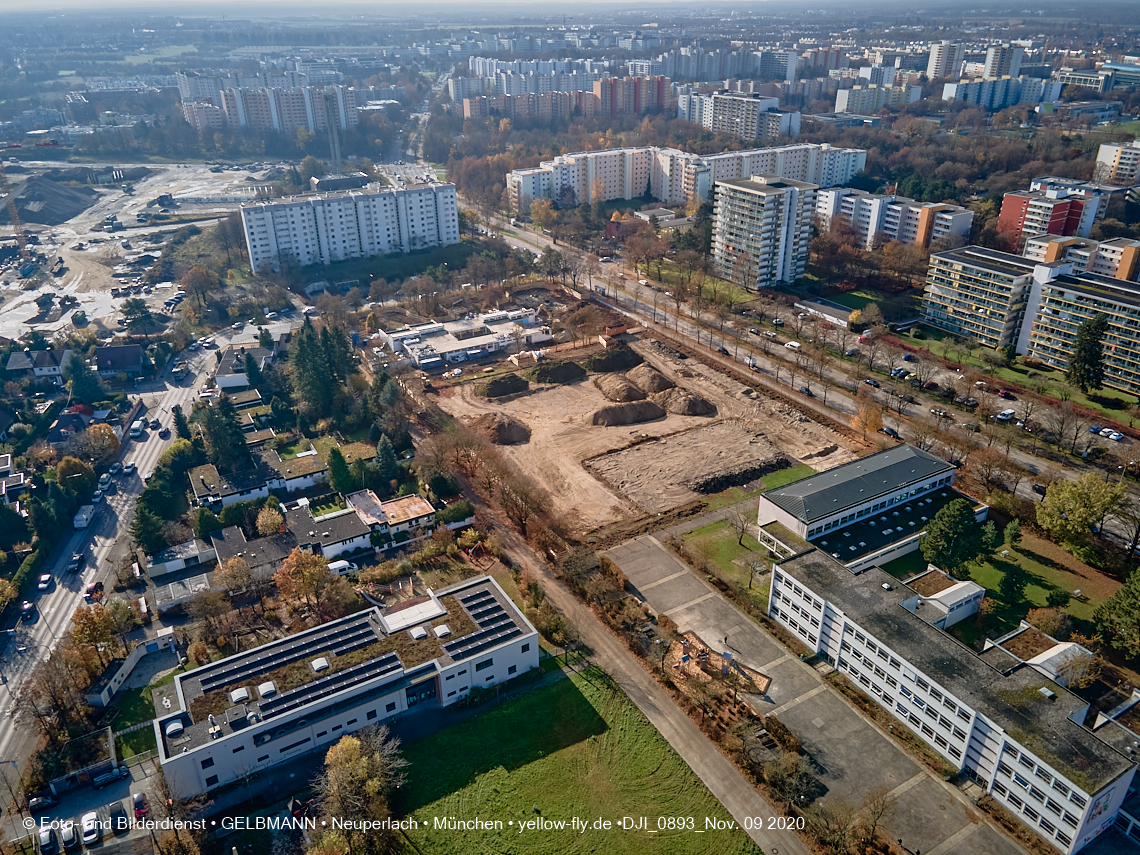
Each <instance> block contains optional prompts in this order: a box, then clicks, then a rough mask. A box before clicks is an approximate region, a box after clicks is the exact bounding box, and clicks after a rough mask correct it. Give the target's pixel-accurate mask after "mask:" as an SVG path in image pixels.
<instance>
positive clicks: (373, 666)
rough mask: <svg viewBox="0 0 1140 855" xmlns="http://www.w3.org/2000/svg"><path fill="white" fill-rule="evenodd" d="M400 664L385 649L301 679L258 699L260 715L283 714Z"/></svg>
mask: <svg viewBox="0 0 1140 855" xmlns="http://www.w3.org/2000/svg"><path fill="white" fill-rule="evenodd" d="M403 667H404V666H403V665H401V664H400V657H399V656H397V655H396V654H395V653H385V654H384V655H383V656H380V657H377V658H376V659H370V660H369V661H368V662H362V663H361V664H359V665H353V666H352V667H351V668H345V669H344V670H343V671H337V672H336V673H335V674H329V675H328V676H327V677H321V678H320V679H319V680H313V681H312V682H310V683H305V684H304V685H303V686H298V687H297V688H296V689H291V690H290V691H288V692H284V693H282V694H280V695H278V696H277V697H275V698H271V699H269V700H267V701H262V702H261V705H260V706H261V715H262V717H263V718H270V717H272V716H278V715H283V714H284V713H287V712H291V711H292V710H295V709H297V707H301V706H304V705H305V704H307V703H309V702H310V701H312V700H313V699H314V698H318V697H323V696H325V695H331V694H333V693H335V692H339V691H340V690H341V689H346V688H348V687H349V686H351V685H354V684H359V683H363V682H365V681H366V680H372V679H374V678H376V677H380V676H383V675H384V674H389V673H392V672H394V671H402V670H403Z"/></svg>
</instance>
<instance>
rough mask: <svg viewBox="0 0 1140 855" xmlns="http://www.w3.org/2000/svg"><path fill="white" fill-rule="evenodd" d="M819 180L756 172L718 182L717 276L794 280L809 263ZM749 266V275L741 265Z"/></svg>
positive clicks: (749, 282)
mask: <svg viewBox="0 0 1140 855" xmlns="http://www.w3.org/2000/svg"><path fill="white" fill-rule="evenodd" d="M818 189H819V188H818V187H817V186H816V185H815V184H808V183H806V182H803V181H795V180H792V179H789V178H780V177H778V176H775V175H753V176H751V177H750V178H738V179H731V180H728V181H718V182H716V203H715V207H714V211H713V263H714V266H715V269H716V273H717V275H718V276H720V277H722V278H724V279H727V280H729V281H730V282H737V283H738V284H741V285H745V286H747V287H750V288H764V287H770V286H772V285H775V284H776V283H777V282H794V281H795V280H796V279H799V278H800V277H801V276H803V275H804V270H805V269H806V268H807V259H808V245H809V244H810V242H811V220H812V216H813V214H814V213H815V194H816V190H818ZM741 264H744V265H747V267H748V268H749V272H748V273H747V275H745V274H744V273H743V272H742V271H741V270H740V267H739V265H741Z"/></svg>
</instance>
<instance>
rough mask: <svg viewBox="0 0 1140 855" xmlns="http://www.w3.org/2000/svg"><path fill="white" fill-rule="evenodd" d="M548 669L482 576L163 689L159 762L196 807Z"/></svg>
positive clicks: (208, 668)
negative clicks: (368, 733)
mask: <svg viewBox="0 0 1140 855" xmlns="http://www.w3.org/2000/svg"><path fill="white" fill-rule="evenodd" d="M362 656H363V657H366V658H363V659H362ZM536 667H538V634H537V633H536V632H535V630H534V627H533V626H532V625H531V624H530V622H529V621H528V620H527V619H526V617H525V616H524V615H523V614H522V612H520V611H519V610H518V609H517V608H516V607H515V605H514V603H513V602H511V599H510V598H509V597H508V596H507V595H506V594H504V593H503V590H502V589H501V588H500V587H499V585H498V584H497V583H496V582H495V580H494V579H492V578H490V577H487V576H480V577H475V578H472V579H468V580H466V581H463V582H460V583H458V584H456V585H452V586H451V587H448V588H444V589H443V590H440V591H434V592H433V591H430V590H429V591H428V592H427V594H426V595H422V596H418V597H413V598H411V599H408V600H405V601H403V602H401V603H398V604H397V605H395V606H392V607H390V608H379V607H374V608H371V609H369V610H367V611H364V612H358V613H357V614H354V615H350V616H348V617H345V618H341V619H339V620H334V621H331V622H329V623H326V624H323V625H321V626H319V627H315V628H313V629H308V630H304V631H302V632H299V633H296V634H295V635H291V636H288V637H287V638H283V639H281V640H279V641H275V642H272V643H270V644H266V645H263V646H261V647H257V648H254V649H252V650H249V651H246V652H245V653H239V654H236V655H234V656H230V657H228V658H226V659H221V660H218V661H217V662H211V663H210V664H208V665H203V666H201V667H199V668H195V669H194V670H192V671H187V672H186V673H184V674H178V675H177V676H176V677H175V680H174V683H173V684H172V685H171V686H169V687H167V688H165V689H162V690H160V691H161V692H162V698H163V701H165V703H164V704H163V707H165V709H167V710H169V712H164V714H163V715H161V716H159V717H158V718H157V719H156V720H155V722H154V734H155V738H156V741H157V743H158V750H157V753H158V760H159V762H160V763H161V764H162V770H163V773H164V774H165V776H166V782H167V784H168V785H169V786H170V791H171V793H172V795H173V796H174V797H175V798H182V799H185V798H193V797H194V796H197V795H200V794H202V793H205V792H208V791H210V790H213V789H216V788H218V787H224V786H226V785H227V784H232V783H234V782H235V781H240V780H242V779H244V778H246V777H247V776H249V775H252V774H255V773H264V772H266V771H268V770H271V769H273V768H274V767H275V766H277V765H279V764H281V763H286V762H289V761H291V760H294V759H296V758H297V757H301V756H303V755H305V754H308V753H310V752H314V751H325V750H327V749H328V748H329V747H330V746H331V745H333V744H334V743H335V742H336V741H337V740H339V739H340V738H341V737H342V736H344V735H345V734H349V733H353V732H355V731H358V730H361V729H363V728H366V727H369V726H372V725H376V724H382V723H384V722H386V721H389V720H391V719H393V718H397V717H399V716H404V715H409V714H410V715H415V714H417V713H419V712H420V711H422V710H429V711H430V710H436V711H438V710H439V709H441V708H444V707H448V706H451V705H452V704H455V703H457V702H459V701H462V700H463V699H464V698H466V697H468V696H470V695H471V693H472V691H473V690H475V689H476V688H484V689H485V688H489V687H491V686H495V685H498V684H500V683H505V682H507V681H508V680H511V679H513V678H514V677H516V676H519V675H522V674H525V673H526V672H527V671H529V670H530V669H532V668H536Z"/></svg>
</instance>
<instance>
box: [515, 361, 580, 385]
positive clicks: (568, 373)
mask: <svg viewBox="0 0 1140 855" xmlns="http://www.w3.org/2000/svg"><path fill="white" fill-rule="evenodd" d="M527 376H528V377H529V378H530V379H531V380H533V381H534V382H535V383H573V382H574V381H575V380H581V379H582V378H583V377H585V376H586V370H585V369H584V368H583V367H582V366H581V365H579V364H578V363H577V362H571V361H569V360H564V361H558V362H540V363H538V365H536V366H535V367H534V368H532V369H531V370H530V371H528V372H527Z"/></svg>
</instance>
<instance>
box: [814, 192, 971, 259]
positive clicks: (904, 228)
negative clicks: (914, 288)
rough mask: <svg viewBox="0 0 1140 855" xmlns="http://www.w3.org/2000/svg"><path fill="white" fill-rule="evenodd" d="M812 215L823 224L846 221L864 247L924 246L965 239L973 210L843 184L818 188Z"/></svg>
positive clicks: (823, 225) (968, 231)
mask: <svg viewBox="0 0 1140 855" xmlns="http://www.w3.org/2000/svg"><path fill="white" fill-rule="evenodd" d="M816 216H818V217H819V220H820V225H821V226H822V227H824V228H829V227H830V226H831V225H832V224H833V223H834V222H836V221H837V220H842V221H844V222H846V223H848V224H850V226H851V227H852V228H853V229H854V230H855V234H856V235H857V236H858V238H859V241H860V242H861V243H862V244H863V246H864V247H866V248H867V249H874V248H875V247H876V246H879V245H881V244H883V243H886V242H888V241H892V240H894V241H899V242H900V243H910V244H915V245H916V246H921V247H924V248H925V247H929V246H930V244H931V243H932V242H934V241H937V240H939V239H941V238H948V237H951V236H953V237H956V238H960V239H962V240H963V241H965V240H966V239H967V238H968V237H969V236H970V227H971V226H972V225H973V222H974V212H973V211H971V210H970V209H969V208H963V207H961V206H959V205H949V204H945V203H935V202H916V201H915V200H914V199H907V198H905V197H903V196H893V195H886V196H884V195H879V194H876V193H867V192H865V191H862V190H853V189H851V188H847V187H833V188H830V189H825V190H820V191H819V193H817V194H816Z"/></svg>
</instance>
